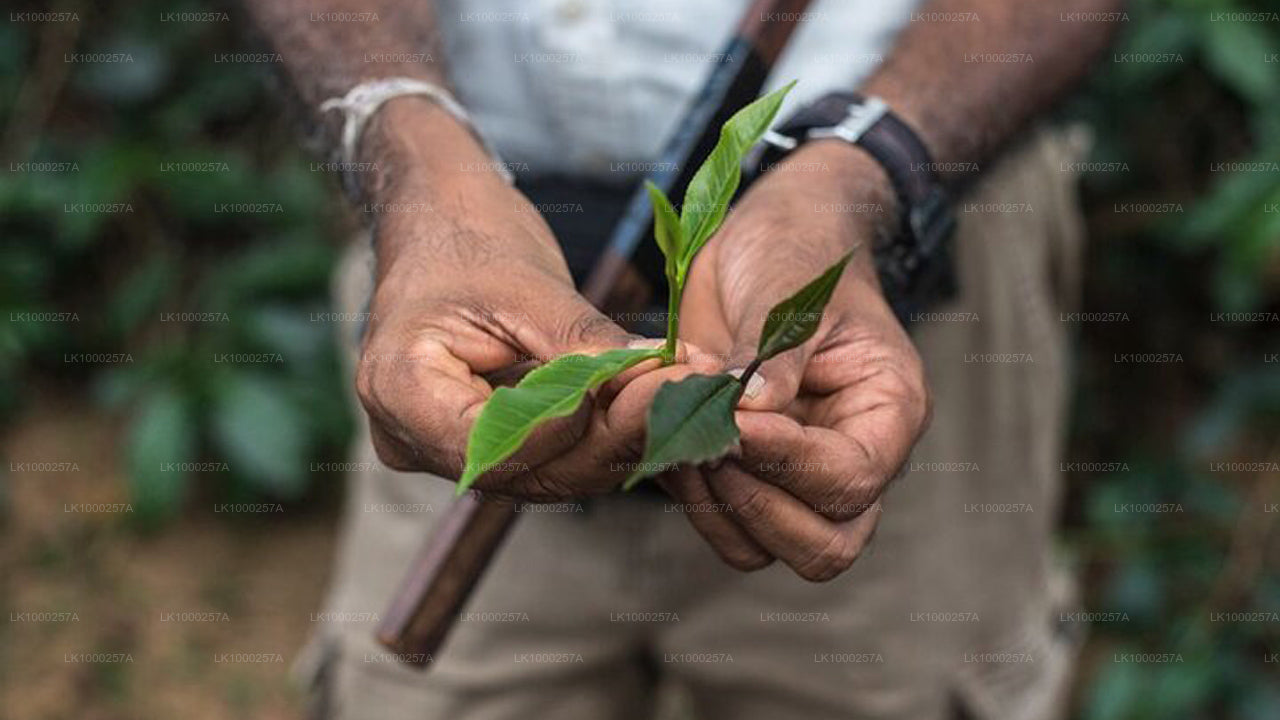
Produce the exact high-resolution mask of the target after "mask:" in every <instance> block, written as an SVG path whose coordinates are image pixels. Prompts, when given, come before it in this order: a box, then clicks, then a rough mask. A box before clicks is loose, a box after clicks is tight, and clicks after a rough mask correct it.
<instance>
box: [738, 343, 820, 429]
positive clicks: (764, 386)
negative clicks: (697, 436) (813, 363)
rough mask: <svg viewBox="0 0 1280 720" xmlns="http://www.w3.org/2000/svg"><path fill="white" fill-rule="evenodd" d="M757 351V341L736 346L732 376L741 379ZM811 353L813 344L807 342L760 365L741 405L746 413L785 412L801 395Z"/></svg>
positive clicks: (743, 394)
mask: <svg viewBox="0 0 1280 720" xmlns="http://www.w3.org/2000/svg"><path fill="white" fill-rule="evenodd" d="M756 349H757V348H756V341H755V340H753V341H752V342H751V343H749V344H748V343H738V344H737V345H735V347H734V349H733V352H731V353H730V355H729V368H730V369H729V373H730V374H732V375H736V376H738V377H741V376H742V373H743V371H745V370H746V368H747V367H748V366H750V364H751V363H752V362H753V361H754V360H755V358H756ZM812 352H813V351H812V344H811V343H808V342H806V343H804V344H803V345H801V346H800V347H798V348H795V349H792V350H788V351H787V352H784V353H782V354H781V355H778V356H776V357H773V358H771V359H770V360H769V361H768V362H765V363H763V364H761V365H760V367H759V368H757V369H756V371H755V372H754V373H753V374H752V375H751V377H750V378H748V379H747V386H746V389H745V390H744V391H743V393H742V401H741V403H740V406H741V407H742V408H743V409H746V410H766V411H772V412H781V411H782V410H784V409H786V407H787V406H788V405H790V404H791V401H792V400H794V399H795V397H796V395H797V394H799V392H800V382H801V380H802V379H803V378H804V369H805V366H806V365H808V363H809V357H810V355H812Z"/></svg>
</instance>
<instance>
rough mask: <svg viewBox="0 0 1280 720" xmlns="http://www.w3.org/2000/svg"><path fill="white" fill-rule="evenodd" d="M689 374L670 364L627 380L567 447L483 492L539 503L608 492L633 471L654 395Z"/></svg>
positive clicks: (686, 369)
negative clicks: (664, 386)
mask: <svg viewBox="0 0 1280 720" xmlns="http://www.w3.org/2000/svg"><path fill="white" fill-rule="evenodd" d="M694 372H695V368H693V367H691V366H689V365H670V366H667V367H664V368H660V369H658V370H654V371H652V372H649V373H646V374H644V375H642V376H640V377H638V378H636V379H634V380H632V381H631V382H630V383H628V384H627V385H626V387H624V388H623V389H622V390H621V391H620V392H619V393H618V394H617V396H616V397H614V398H613V401H612V402H611V403H610V404H609V406H608V407H607V408H605V407H601V406H600V405H599V404H598V403H597V404H594V406H593V407H594V411H593V412H592V413H591V415H590V422H589V424H588V425H587V427H586V429H585V432H584V433H583V434H582V436H581V437H580V438H579V439H578V440H577V441H576V442H574V443H572V445H571V446H569V447H565V448H563V449H561V450H560V451H559V452H557V453H554V456H553V457H551V458H550V459H549V460H547V461H546V462H542V463H538V464H531V467H530V468H528V470H527V472H524V473H523V474H519V475H517V476H506V477H495V478H492V479H488V478H486V479H485V480H486V484H485V485H484V489H486V490H492V491H497V492H503V493H506V494H511V495H515V496H520V497H524V498H529V499H539V500H553V499H562V498H564V497H569V496H574V495H589V494H593V493H600V492H605V491H608V490H612V489H613V488H615V487H617V486H618V485H619V484H621V483H622V482H624V481H625V480H626V479H627V478H628V477H630V476H631V474H632V473H633V472H635V470H636V469H637V467H638V465H637V463H638V461H639V459H640V457H641V454H642V453H643V451H644V438H645V423H646V419H647V415H648V408H649V406H650V405H651V404H652V403H653V397H654V395H656V394H657V392H658V390H659V389H660V388H661V387H662V385H663V384H665V383H667V382H673V381H677V380H680V379H682V378H684V377H687V376H689V375H691V374H693V373H694ZM592 402H594V400H593V401H592Z"/></svg>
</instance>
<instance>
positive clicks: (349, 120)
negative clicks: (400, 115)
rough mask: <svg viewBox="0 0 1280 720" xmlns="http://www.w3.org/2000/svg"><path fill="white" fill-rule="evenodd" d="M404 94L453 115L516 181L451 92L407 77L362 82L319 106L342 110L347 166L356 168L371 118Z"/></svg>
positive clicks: (506, 177)
mask: <svg viewBox="0 0 1280 720" xmlns="http://www.w3.org/2000/svg"><path fill="white" fill-rule="evenodd" d="M401 95H421V96H423V97H426V98H429V99H430V100H432V101H433V102H435V103H436V104H437V105H439V106H440V107H441V109H443V110H444V111H445V112H447V113H449V114H450V115H452V116H453V118H454V119H455V120H457V121H458V122H460V123H462V124H463V125H466V126H467V129H469V130H470V131H471V134H472V135H473V136H475V138H476V140H477V141H479V142H480V145H481V146H482V147H483V148H484V150H485V152H487V153H488V154H489V156H490V157H492V158H493V160H494V162H493V169H494V170H495V171H496V172H497V173H498V175H500V176H501V177H502V179H503V180H506V181H507V182H508V183H514V182H515V176H513V175H512V174H511V171H510V170H508V169H507V166H506V165H504V164H503V162H502V159H501V158H500V157H498V153H497V151H495V150H494V149H493V146H491V145H490V144H489V142H488V141H487V140H485V139H484V136H482V135H481V134H480V133H479V132H478V131H477V130H476V126H475V123H473V122H471V116H470V115H468V114H467V111H466V109H464V108H463V107H462V105H461V104H460V103H459V102H458V101H457V100H455V99H454V97H453V95H452V94H450V93H449V91H448V90H445V89H444V88H442V87H440V86H439V85H435V84H433V83H429V82H424V81H422V80H415V79H413V78H406V77H396V78H386V79H384V80H372V81H370V82H366V83H360V84H359V85H357V86H355V87H353V88H351V90H350V91H349V92H347V94H346V95H344V96H343V97H340V98H336V97H335V98H329V99H328V100H325V101H324V102H323V103H321V104H320V110H321V111H322V112H329V111H330V110H341V111H342V115H343V118H344V123H343V126H342V150H341V155H342V161H343V163H344V166H345V167H353V166H354V165H355V158H356V150H357V146H358V145H359V144H360V138H361V136H362V135H364V129H365V127H366V126H367V125H368V124H369V119H370V118H372V117H373V116H374V114H375V113H377V112H378V110H379V109H380V108H381V107H382V106H383V104H385V103H386V102H387V101H388V100H391V99H392V98H397V97H400V96H401ZM344 174H345V173H344Z"/></svg>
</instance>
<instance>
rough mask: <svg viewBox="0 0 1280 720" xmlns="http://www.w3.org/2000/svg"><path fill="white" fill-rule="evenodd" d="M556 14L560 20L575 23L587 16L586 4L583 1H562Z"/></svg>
mask: <svg viewBox="0 0 1280 720" xmlns="http://www.w3.org/2000/svg"><path fill="white" fill-rule="evenodd" d="M556 12H557V13H558V14H559V15H560V19H561V20H564V21H565V22H575V21H577V20H580V19H582V16H583V15H586V14H587V4H586V2H584V1H583V0H562V2H561V3H560V5H559V6H558V7H557V8H556Z"/></svg>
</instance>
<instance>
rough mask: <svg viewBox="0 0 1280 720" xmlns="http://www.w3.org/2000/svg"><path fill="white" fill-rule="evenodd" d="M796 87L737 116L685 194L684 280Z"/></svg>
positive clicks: (777, 92) (682, 219)
mask: <svg viewBox="0 0 1280 720" xmlns="http://www.w3.org/2000/svg"><path fill="white" fill-rule="evenodd" d="M794 86H795V81H794V80H793V81H792V82H790V83H788V84H787V85H786V86H785V87H781V88H779V89H777V90H774V91H773V92H771V93H769V94H768V95H765V96H764V97H762V98H759V99H757V100H756V101H755V102H753V103H751V104H750V105H747V106H746V107H744V108H742V109H741V110H739V111H738V112H736V113H734V115H733V117H731V118H729V120H728V122H726V123H725V124H724V127H722V128H721V129H720V140H719V141H718V142H716V146H715V148H714V149H713V150H712V151H711V154H710V155H708V156H707V159H706V160H705V161H704V162H703V163H702V166H701V167H699V168H698V172H696V173H694V175H693V180H691V181H690V182H689V188H688V189H687V190H686V191H685V194H684V206H683V207H681V209H680V212H681V217H680V225H681V229H682V230H683V232H684V241H685V247H684V249H683V252H682V253H681V255H680V260H679V264H678V272H679V277H681V278H683V277H684V275H685V273H686V272H688V270H689V265H690V264H692V263H693V257H694V256H695V255H697V254H698V250H700V249H702V246H703V245H705V244H706V242H707V240H708V239H709V238H710V237H711V235H712V234H713V233H715V231H716V229H717V228H719V227H720V222H721V221H722V220H724V215H725V212H726V211H727V210H728V209H729V201H730V200H732V199H733V194H734V193H735V192H737V191H738V183H739V182H740V181H741V180H742V158H743V157H744V156H745V155H746V154H747V151H748V150H750V149H751V146H752V145H755V144H756V142H757V141H759V140H760V137H761V136H762V135H764V133H765V131H766V130H768V129H769V125H771V124H772V123H773V119H774V117H776V116H777V114H778V108H779V107H781V106H782V100H783V98H785V97H786V95H787V93H788V92H790V91H791V88H792V87H794Z"/></svg>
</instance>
